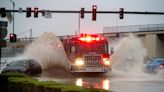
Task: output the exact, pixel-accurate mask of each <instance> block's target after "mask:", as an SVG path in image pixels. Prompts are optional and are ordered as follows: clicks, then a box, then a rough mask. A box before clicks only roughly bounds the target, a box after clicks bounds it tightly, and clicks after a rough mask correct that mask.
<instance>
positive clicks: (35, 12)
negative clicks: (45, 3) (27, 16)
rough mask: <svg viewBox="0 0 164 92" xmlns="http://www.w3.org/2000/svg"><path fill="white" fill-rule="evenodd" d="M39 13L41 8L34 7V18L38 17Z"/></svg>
mask: <svg viewBox="0 0 164 92" xmlns="http://www.w3.org/2000/svg"><path fill="white" fill-rule="evenodd" d="M38 13H39V9H38V8H34V18H37V17H38Z"/></svg>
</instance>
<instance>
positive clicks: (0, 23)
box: [0, 21, 8, 28]
mask: <svg viewBox="0 0 164 92" xmlns="http://www.w3.org/2000/svg"><path fill="white" fill-rule="evenodd" d="M7 26H8V23H7V21H0V28H1V27H7Z"/></svg>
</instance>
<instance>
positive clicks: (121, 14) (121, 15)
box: [119, 8, 124, 19]
mask: <svg viewBox="0 0 164 92" xmlns="http://www.w3.org/2000/svg"><path fill="white" fill-rule="evenodd" d="M119 17H120V19H123V18H124V8H120V16H119Z"/></svg>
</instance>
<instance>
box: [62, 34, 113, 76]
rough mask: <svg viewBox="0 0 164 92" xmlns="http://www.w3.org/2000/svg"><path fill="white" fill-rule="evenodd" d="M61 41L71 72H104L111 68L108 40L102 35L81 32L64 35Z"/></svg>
mask: <svg viewBox="0 0 164 92" xmlns="http://www.w3.org/2000/svg"><path fill="white" fill-rule="evenodd" d="M62 42H63V46H64V49H65V52H66V54H67V57H68V59H69V63H70V71H71V72H72V73H84V72H86V73H87V72H97V73H106V72H108V71H110V70H111V61H110V56H109V53H108V42H107V40H106V39H105V38H104V37H102V36H99V35H89V34H81V35H79V36H68V37H65V38H63V40H62Z"/></svg>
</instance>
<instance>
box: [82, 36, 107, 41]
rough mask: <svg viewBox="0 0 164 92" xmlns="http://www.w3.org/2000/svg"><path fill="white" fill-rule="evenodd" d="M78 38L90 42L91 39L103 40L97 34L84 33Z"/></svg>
mask: <svg viewBox="0 0 164 92" xmlns="http://www.w3.org/2000/svg"><path fill="white" fill-rule="evenodd" d="M79 40H80V41H85V42H92V41H100V40H104V38H100V37H98V36H91V35H86V36H82V37H80V38H79Z"/></svg>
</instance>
